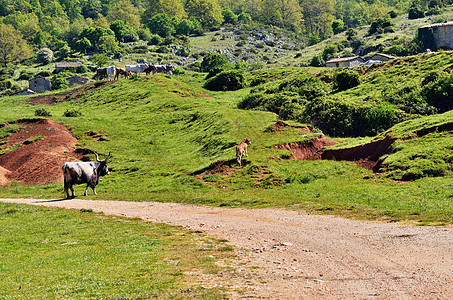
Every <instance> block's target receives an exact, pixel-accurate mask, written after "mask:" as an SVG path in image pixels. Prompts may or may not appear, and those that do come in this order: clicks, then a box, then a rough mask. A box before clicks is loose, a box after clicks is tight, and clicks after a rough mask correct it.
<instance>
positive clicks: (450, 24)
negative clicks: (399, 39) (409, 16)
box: [422, 21, 453, 28]
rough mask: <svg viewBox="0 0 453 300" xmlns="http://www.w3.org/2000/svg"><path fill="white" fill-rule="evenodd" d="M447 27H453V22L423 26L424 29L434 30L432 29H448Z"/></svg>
mask: <svg viewBox="0 0 453 300" xmlns="http://www.w3.org/2000/svg"><path fill="white" fill-rule="evenodd" d="M446 26H453V21H450V22H444V23H435V24H429V25H425V26H422V28H432V27H446Z"/></svg>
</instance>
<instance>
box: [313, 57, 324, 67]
mask: <svg viewBox="0 0 453 300" xmlns="http://www.w3.org/2000/svg"><path fill="white" fill-rule="evenodd" d="M325 65H326V62H325V61H324V59H323V58H322V56H321V55H315V56H313V58H312V59H311V62H310V66H312V67H324V66H325Z"/></svg>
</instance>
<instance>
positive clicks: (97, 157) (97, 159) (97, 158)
mask: <svg viewBox="0 0 453 300" xmlns="http://www.w3.org/2000/svg"><path fill="white" fill-rule="evenodd" d="M92 152H93V153H94V155H96V161H100V160H99V156H98V154H97V153H96V152H94V151H92Z"/></svg>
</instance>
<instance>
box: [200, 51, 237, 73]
mask: <svg viewBox="0 0 453 300" xmlns="http://www.w3.org/2000/svg"><path fill="white" fill-rule="evenodd" d="M230 68H231V65H230V62H229V61H228V60H227V59H226V58H225V57H224V56H223V55H221V54H217V53H208V54H206V55H205V56H204V57H203V61H202V62H201V70H202V71H203V72H208V76H207V77H206V78H211V77H213V76H215V75H217V74H219V73H220V72H222V71H225V70H227V69H230Z"/></svg>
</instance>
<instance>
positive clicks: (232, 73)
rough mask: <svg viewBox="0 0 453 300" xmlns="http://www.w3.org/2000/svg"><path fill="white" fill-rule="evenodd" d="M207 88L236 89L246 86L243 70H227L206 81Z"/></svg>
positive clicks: (213, 89) (219, 89)
mask: <svg viewBox="0 0 453 300" xmlns="http://www.w3.org/2000/svg"><path fill="white" fill-rule="evenodd" d="M204 87H205V88H207V89H208V90H211V91H235V90H239V89H241V88H243V87H245V76H244V72H243V71H241V70H226V71H222V72H220V73H219V74H217V75H216V76H214V77H212V78H210V79H209V80H208V81H206V83H205V85H204Z"/></svg>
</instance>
